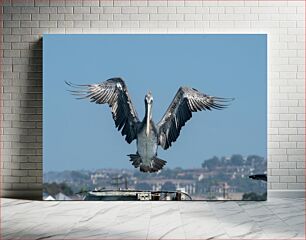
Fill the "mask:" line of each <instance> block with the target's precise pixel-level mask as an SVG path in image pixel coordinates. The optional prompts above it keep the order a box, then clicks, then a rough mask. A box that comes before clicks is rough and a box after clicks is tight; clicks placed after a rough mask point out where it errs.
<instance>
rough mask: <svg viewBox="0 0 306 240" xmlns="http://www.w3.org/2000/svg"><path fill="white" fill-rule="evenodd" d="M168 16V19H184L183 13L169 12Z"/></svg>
mask: <svg viewBox="0 0 306 240" xmlns="http://www.w3.org/2000/svg"><path fill="white" fill-rule="evenodd" d="M168 18H169V20H170V21H182V20H184V14H169V15H168Z"/></svg>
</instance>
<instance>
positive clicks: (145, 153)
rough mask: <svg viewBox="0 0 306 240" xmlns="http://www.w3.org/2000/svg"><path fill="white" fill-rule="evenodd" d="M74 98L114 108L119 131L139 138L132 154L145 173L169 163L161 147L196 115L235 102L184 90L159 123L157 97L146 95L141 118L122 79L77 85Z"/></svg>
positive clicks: (113, 113)
mask: <svg viewBox="0 0 306 240" xmlns="http://www.w3.org/2000/svg"><path fill="white" fill-rule="evenodd" d="M67 84H68V85H69V86H72V87H75V88H76V90H72V92H73V94H74V95H78V96H80V98H89V99H90V100H91V102H95V103H98V104H104V103H107V104H108V105H109V106H110V107H111V109H112V115H113V119H114V121H115V125H116V127H117V128H118V130H121V129H122V131H121V134H122V135H123V136H125V140H126V141H127V142H128V143H131V142H132V141H133V140H135V139H136V143H137V144H136V145H137V152H136V153H135V154H129V155H128V156H129V157H130V161H131V162H132V164H133V165H134V167H135V168H138V167H139V168H140V171H142V172H156V171H158V170H160V169H162V168H163V166H164V165H165V164H166V161H165V160H162V159H159V158H158V157H157V149H158V146H159V145H160V146H161V147H162V148H163V149H168V148H169V147H170V146H171V145H172V142H175V141H176V139H177V138H178V136H179V134H180V130H181V128H182V127H183V126H184V125H185V123H186V122H187V121H188V120H189V119H190V118H191V117H192V112H197V111H201V110H211V108H214V109H222V108H224V107H225V106H227V105H226V104H224V103H225V102H227V101H230V100H232V99H225V98H218V97H212V96H208V95H206V94H203V93H200V92H199V91H198V90H196V89H193V88H187V87H180V88H179V90H178V92H177V93H176V95H175V97H174V99H173V101H172V103H171V104H170V106H169V107H168V109H167V111H166V113H165V115H164V116H163V118H162V119H161V120H160V122H159V123H158V124H155V123H154V121H153V120H152V107H153V96H152V94H151V92H148V93H147V94H146V96H145V110H146V111H145V116H144V118H143V120H142V121H140V120H139V119H138V116H137V113H136V110H135V109H134V106H133V104H132V101H131V99H130V97H129V94H128V91H127V87H126V85H125V83H124V81H123V80H122V79H121V78H111V79H108V80H107V81H105V82H102V83H100V84H90V85H74V84H71V83H67Z"/></svg>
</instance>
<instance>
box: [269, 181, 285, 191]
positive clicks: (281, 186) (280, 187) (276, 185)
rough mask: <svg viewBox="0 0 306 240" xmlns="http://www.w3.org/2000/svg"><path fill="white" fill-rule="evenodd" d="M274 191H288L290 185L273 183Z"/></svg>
mask: <svg viewBox="0 0 306 240" xmlns="http://www.w3.org/2000/svg"><path fill="white" fill-rule="evenodd" d="M271 186H272V189H274V190H278V189H280V190H281V189H287V186H288V184H287V183H271Z"/></svg>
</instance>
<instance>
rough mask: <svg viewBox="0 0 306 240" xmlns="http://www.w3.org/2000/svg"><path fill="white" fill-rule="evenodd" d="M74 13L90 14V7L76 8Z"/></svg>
mask: <svg viewBox="0 0 306 240" xmlns="http://www.w3.org/2000/svg"><path fill="white" fill-rule="evenodd" d="M73 13H90V7H74V8H73Z"/></svg>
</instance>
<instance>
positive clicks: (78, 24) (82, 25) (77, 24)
mask: <svg viewBox="0 0 306 240" xmlns="http://www.w3.org/2000/svg"><path fill="white" fill-rule="evenodd" d="M73 26H74V27H77V28H89V27H90V21H74V25H73Z"/></svg>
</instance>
